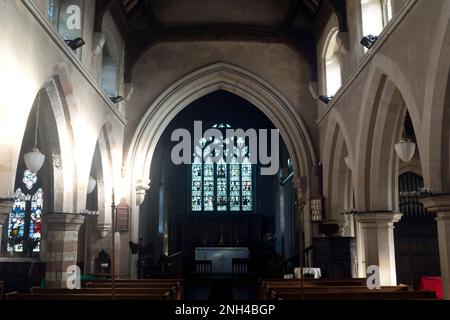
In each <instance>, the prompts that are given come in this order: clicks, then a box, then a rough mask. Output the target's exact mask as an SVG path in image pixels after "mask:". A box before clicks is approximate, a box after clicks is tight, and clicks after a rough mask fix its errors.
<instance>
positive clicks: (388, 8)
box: [383, 0, 393, 26]
mask: <svg viewBox="0 0 450 320" xmlns="http://www.w3.org/2000/svg"><path fill="white" fill-rule="evenodd" d="M392 16H393V15H392V0H383V21H384V25H385V26H386V25H387V24H388V23H389V21H391V19H392Z"/></svg>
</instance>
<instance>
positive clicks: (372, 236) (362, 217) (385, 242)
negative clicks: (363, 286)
mask: <svg viewBox="0 0 450 320" xmlns="http://www.w3.org/2000/svg"><path fill="white" fill-rule="evenodd" d="M401 217H402V214H401V213H399V212H359V213H357V214H355V220H356V222H357V223H358V225H359V228H360V232H359V234H360V236H361V237H362V239H361V242H362V246H361V249H362V250H363V252H362V259H363V261H362V265H363V266H365V267H366V268H367V267H369V266H371V265H375V266H378V267H379V268H380V284H381V285H382V286H396V285H397V274H396V269H395V247H394V223H396V222H398V221H400V218H401ZM361 271H363V272H361ZM361 273H363V274H366V270H360V272H359V274H360V275H361Z"/></svg>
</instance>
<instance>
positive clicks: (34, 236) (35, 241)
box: [7, 170, 44, 253]
mask: <svg viewBox="0 0 450 320" xmlns="http://www.w3.org/2000/svg"><path fill="white" fill-rule="evenodd" d="M22 182H23V184H24V185H25V189H26V190H28V191H25V192H27V193H24V192H23V191H22V189H21V188H18V189H17V190H16V192H15V193H14V206H13V209H12V211H11V213H10V215H9V221H8V246H7V250H8V252H11V253H22V252H28V253H31V252H39V251H40V250H41V225H42V222H41V220H42V213H43V207H44V200H43V191H42V188H39V186H38V185H37V183H38V178H37V176H36V174H34V173H32V172H30V171H29V170H26V171H25V172H24V175H23V179H22ZM34 189H36V190H35V192H34V193H32V191H34ZM29 192H30V193H32V194H29Z"/></svg>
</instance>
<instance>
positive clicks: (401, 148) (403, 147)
mask: <svg viewBox="0 0 450 320" xmlns="http://www.w3.org/2000/svg"><path fill="white" fill-rule="evenodd" d="M400 103H401V104H402V106H403V107H404V100H403V99H401V101H400ZM394 148H395V152H397V156H398V157H399V158H400V159H401V160H402V161H403V162H409V161H411V159H412V158H413V157H414V153H415V152H416V143H415V142H413V141H411V139H409V138H408V137H407V135H406V125H405V124H403V134H402V137H401V138H400V141H399V142H397V143H396V144H395V145H394Z"/></svg>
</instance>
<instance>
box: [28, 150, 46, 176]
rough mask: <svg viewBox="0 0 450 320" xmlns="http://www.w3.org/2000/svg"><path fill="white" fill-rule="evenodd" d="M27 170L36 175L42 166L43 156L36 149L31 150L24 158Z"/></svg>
mask: <svg viewBox="0 0 450 320" xmlns="http://www.w3.org/2000/svg"><path fill="white" fill-rule="evenodd" d="M24 160H25V164H26V166H27V169H28V170H30V171H31V172H33V173H37V172H38V171H39V170H40V169H41V168H42V165H43V164H44V160H45V156H44V155H43V154H42V153H41V152H40V151H39V149H37V148H33V149H32V150H31V151H30V152H28V153H27V154H25V156H24Z"/></svg>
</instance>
